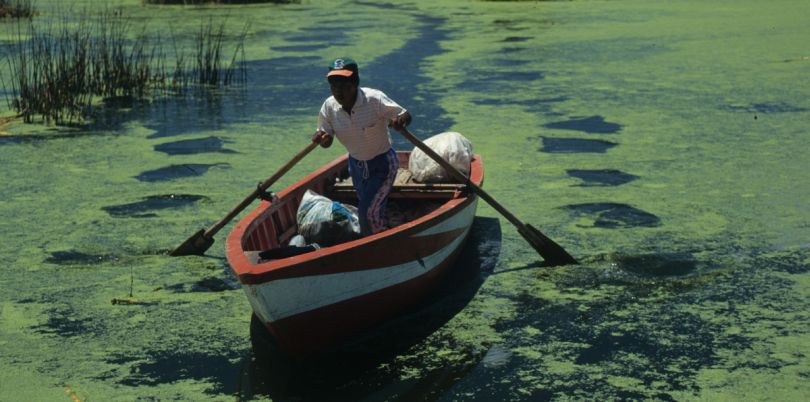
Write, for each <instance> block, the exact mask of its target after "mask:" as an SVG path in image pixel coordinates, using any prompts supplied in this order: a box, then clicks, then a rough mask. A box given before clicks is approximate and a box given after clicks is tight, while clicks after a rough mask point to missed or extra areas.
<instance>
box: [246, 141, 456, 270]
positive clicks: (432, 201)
mask: <svg viewBox="0 0 810 402" xmlns="http://www.w3.org/2000/svg"><path fill="white" fill-rule="evenodd" d="M398 156H399V158H400V161H399V169H398V171H397V176H396V180H395V182H394V186H393V188H392V190H391V194H390V195H389V200H388V205H387V207H386V213H387V215H388V219H389V224H390V226H391V227H396V226H399V225H401V224H404V223H407V222H410V221H413V220H415V219H418V218H419V217H421V216H424V215H426V214H428V213H430V212H432V211H434V210H436V209H437V208H439V207H440V206H441V205H442V204H444V203H445V202H446V201H448V200H451V199H454V198H458V197H460V196H463V195H464V194H465V188H466V186H465V184H464V183H418V182H416V181H414V180H413V177H412V175H411V172H410V171H409V170H408V154H407V153H404V152H401V153H398ZM316 173H317V177H314V178H313V179H312V180H307V181H302V182H300V183H299V185H297V186H296V187H293V188H291V189H288V190H287V191H285V192H284V193H283V194H281V196H280V197H279V198H278V199H276V200H274V201H273V202H272V203H271V205H270V206H269V207H268V208H266V209H265V210H264V211H263V212H262V213H261V216H259V217H257V219H254V220H253V221H252V222H251V225H250V227H249V228H248V229H247V230H246V231H245V236H244V237H243V238H242V247H243V250H244V251H245V252H246V254H248V255H249V256H250V257H251V258H250V259H251V260H253V261H257V259H256V258H255V257H254V256H252V254H255V252H259V251H263V250H270V249H274V248H279V247H284V246H287V245H288V244H289V241H290V239H292V238H293V237H294V236H295V235H296V234H298V224H297V221H296V215H297V212H298V205H299V203H300V202H301V199H302V198H303V195H304V193H305V192H306V190H308V189H310V190H312V191H314V192H316V193H318V194H320V195H323V196H326V197H327V198H329V199H331V200H333V201H338V202H341V203H343V204H348V205H353V206H356V205H357V193H356V192H355V190H354V187H353V185H352V179H351V177H350V176H349V172H348V165H347V163H346V162H345V161H344V162H343V163H338V164H334V165H331V166H328V167H327V168H326V169H325V170H324V171H320V172H316Z"/></svg>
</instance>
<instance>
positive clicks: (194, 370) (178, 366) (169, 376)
mask: <svg viewBox="0 0 810 402" xmlns="http://www.w3.org/2000/svg"><path fill="white" fill-rule="evenodd" d="M146 359H147V362H144V363H139V364H135V365H134V366H132V367H131V369H130V370H131V371H130V373H129V375H128V376H127V377H126V378H125V379H123V380H121V381H119V384H121V385H126V386H135V387H137V386H156V385H160V384H170V383H173V382H176V381H180V380H198V381H204V382H206V383H211V384H212V385H213V386H212V387H211V388H209V389H207V390H206V391H205V392H206V393H208V394H213V395H216V394H221V393H225V392H228V393H230V392H233V391H234V387H233V379H234V378H236V376H237V373H238V372H239V363H238V359H239V355H237V354H235V353H234V352H223V353H220V354H212V353H202V352H183V351H164V352H154V353H151V354H149V355H147V356H146ZM129 361H131V358H126V357H121V358H114V359H111V360H110V361H108V363H110V364H118V365H120V364H124V363H127V362H129ZM233 361H237V363H234V362H233Z"/></svg>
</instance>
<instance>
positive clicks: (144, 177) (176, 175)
mask: <svg viewBox="0 0 810 402" xmlns="http://www.w3.org/2000/svg"><path fill="white" fill-rule="evenodd" d="M212 167H220V168H228V167H230V165H229V164H227V163H213V164H208V163H184V164H182V165H169V166H165V167H162V168H159V169H154V170H147V171H144V172H141V174H139V175H137V176H135V178H136V179H138V180H139V181H145V182H157V181H170V180H176V179H182V178H186V177H196V176H202V175H204V174H205V173H206V172H208V169H210V168H212Z"/></svg>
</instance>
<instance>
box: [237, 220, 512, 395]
mask: <svg viewBox="0 0 810 402" xmlns="http://www.w3.org/2000/svg"><path fill="white" fill-rule="evenodd" d="M500 249H501V227H500V222H499V220H498V219H496V218H481V217H476V218H475V221H474V222H473V225H472V229H471V232H470V237H469V238H468V241H467V243H466V245H465V246H464V249H463V250H462V253H461V255H460V256H459V259H458V261H457V262H456V264H455V266H454V267H453V268H452V269H451V270H450V271H449V272H448V274H447V277H446V278H445V280H444V281H442V284H441V285H440V287H439V289H437V291H436V292H435V293H434V295H433V296H431V297H430V298H429V299H428V300H426V301H425V302H424V303H423V304H422V305H420V306H419V307H417V308H415V309H413V310H412V311H409V312H407V313H404V314H401V315H399V316H397V317H395V318H393V319H391V320H389V321H387V322H386V323H385V324H383V325H380V326H378V327H376V328H374V329H373V330H370V331H367V332H366V333H364V334H362V335H359V336H356V337H355V338H353V339H352V340H351V341H349V342H346V343H344V344H342V345H341V346H340V347H338V348H335V349H333V350H330V351H328V352H325V353H322V354H320V355H319V356H318V357H315V358H312V359H310V360H308V361H305V362H296V361H292V360H290V359H288V358H286V357H285V356H282V355H280V354H270V355H267V356H253V355H250V356H248V357H246V358H245V359H244V362H243V366H242V370H241V373H240V378H239V380H238V387H237V388H238V390H237V398H238V399H239V400H251V399H255V398H261V397H269V398H271V399H272V400H274V401H277V400H295V401H302V400H319V401H323V400H352V401H360V400H406V399H407V400H413V399H417V400H422V399H425V398H426V397H428V398H429V396H430V395H434V394H436V393H437V392H440V391H441V390H442V389H447V388H448V387H449V386H451V385H452V383H453V382H454V381H455V380H454V379H458V378H461V377H463V373H464V372H466V371H468V370H470V369H472V368H473V367H474V366H475V365H476V364H477V363H478V360H480V358H481V357H483V356H477V354H476V356H474V357H472V358H473V359H475V360H473V361H465V362H458V363H456V364H454V365H453V366H451V367H442V368H441V369H439V370H435V369H434V370H432V371H429V372H428V374H427V375H423V376H421V378H420V379H418V380H412V381H407V382H403V381H401V379H400V378H399V373H398V372H397V371H396V370H385V369H381V368H382V367H388V366H390V365H396V358H397V356H400V355H403V354H406V353H408V351H409V350H411V348H413V347H414V346H416V345H418V344H419V343H420V342H423V341H424V340H425V338H426V337H427V336H429V335H430V334H432V333H433V332H435V331H436V330H438V329H439V328H440V327H441V326H442V325H444V324H445V323H446V322H447V321H449V320H450V319H451V318H453V317H454V316H455V315H456V314H457V313H458V312H460V311H461V310H462V309H463V308H464V307H465V306H466V305H467V304H468V303H469V302H470V300H472V298H473V297H474V296H475V294H476V293H477V292H478V289H479V288H480V287H481V284H482V283H483V282H484V279H485V278H486V276H487V275H488V274H489V273H490V272H492V270H493V269H494V267H495V264H496V263H497V260H498V256H499V254H500Z"/></svg>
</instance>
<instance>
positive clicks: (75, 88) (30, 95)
mask: <svg viewBox="0 0 810 402" xmlns="http://www.w3.org/2000/svg"><path fill="white" fill-rule="evenodd" d="M17 28H18V29H17V33H16V38H15V39H16V40H15V41H14V42H15V44H14V45H13V46H12V52H11V54H10V55H9V56H7V57H8V63H7V64H8V67H9V69H10V75H11V76H12V77H13V79H12V80H11V84H10V85H11V88H10V91H9V90H8V88H6V89H7V90H6V92H7V93H11V99H10V100H9V108H11V109H13V110H15V111H16V112H17V114H18V115H19V116H21V117H22V118H23V120H24V121H25V122H26V123H32V122H34V118H35V117H36V116H39V117H40V118H41V119H42V120H43V121H44V122H45V123H48V124H50V123H54V124H59V125H61V124H72V123H73V122H74V121H83V120H85V119H87V118H89V117H92V116H93V106H94V104H97V103H98V102H97V99H98V97H102V98H129V99H145V98H148V97H150V96H155V95H165V94H175V95H183V94H185V93H186V92H187V90H188V88H189V87H190V86H191V85H192V84H198V85H199V87H210V86H220V85H223V86H227V85H232V84H244V82H245V81H246V79H247V73H246V69H245V63H244V58H245V55H244V46H243V41H244V38H245V35H246V33H247V28H245V30H244V31H243V32H242V34H241V36H239V39H238V43H237V45H236V47H235V51H234V53H233V57H232V58H231V59H230V63H229V64H228V66H227V67H223V64H224V63H223V62H222V61H221V60H220V58H221V56H222V54H223V43H224V42H225V32H224V30H225V29H224V23H221V24H220V25H219V26H215V25H214V22H213V20H210V19H209V21H208V23H207V25H206V24H205V23H202V24H201V25H200V31H199V33H198V35H197V36H196V43H197V46H196V47H195V50H196V53H195V54H194V55H193V57H192V58H193V59H194V60H195V61H196V63H195V64H194V65H192V66H189V65H187V60H188V59H187V57H186V56H187V55H185V54H181V53H180V52H179V51H178V50H177V49H178V47H177V43H176V40H174V38H172V39H173V43H174V47H175V64H174V66H173V68H172V69H171V71H170V72H167V71H166V68H165V66H166V65H167V63H166V59H167V56H166V52H165V51H164V50H163V42H162V39H161V37H160V34H159V33H158V34H155V35H153V36H148V35H146V29H145V27H144V28H143V29H142V30H141V33H139V34H137V35H134V39H133V35H131V28H132V24H131V21H130V19H129V18H128V17H126V16H124V15H122V13H121V12H120V11H104V12H101V13H99V14H98V15H89V14H86V15H82V16H80V17H79V20H78V22H71V21H68V19H67V18H65V19H63V20H62V21H61V23H60V24H59V27H54V26H53V25H46V26H44V27H43V26H40V25H37V24H35V23H34V22H33V21H28V23H27V24H26V26H25V28H23V27H22V26H18V27H17ZM23 31H25V32H23Z"/></svg>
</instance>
